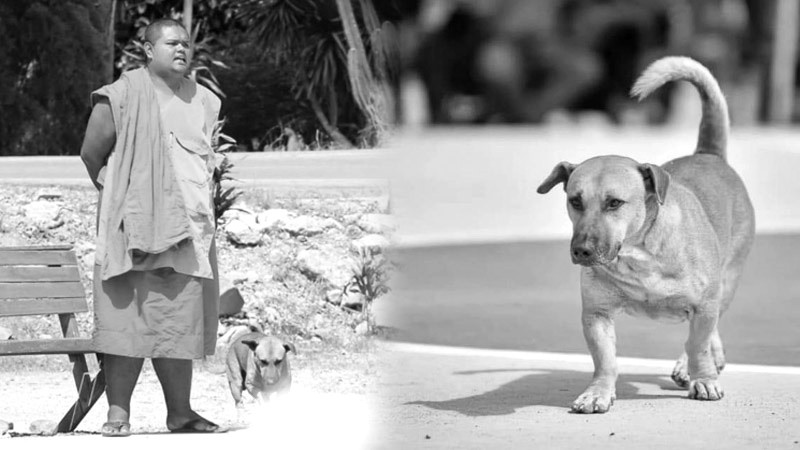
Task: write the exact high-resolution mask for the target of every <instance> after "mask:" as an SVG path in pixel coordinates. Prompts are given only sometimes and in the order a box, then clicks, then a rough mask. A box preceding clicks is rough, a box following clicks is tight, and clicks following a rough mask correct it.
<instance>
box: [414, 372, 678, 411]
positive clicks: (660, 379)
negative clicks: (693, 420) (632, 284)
mask: <svg viewBox="0 0 800 450" xmlns="http://www.w3.org/2000/svg"><path fill="white" fill-rule="evenodd" d="M508 372H528V374H527V375H523V376H521V377H519V378H516V379H514V380H513V381H510V382H507V383H505V384H503V385H501V386H499V387H498V388H496V389H492V390H490V391H487V392H484V393H482V394H477V395H470V396H468V397H462V398H455V399H452V400H444V401H429V400H417V401H412V402H407V403H406V405H420V406H424V407H428V408H431V409H436V410H441V411H454V412H458V413H461V414H464V415H466V416H472V417H479V416H500V415H506V414H513V413H515V412H516V411H517V410H518V409H520V408H525V407H529V406H552V407H558V408H564V409H565V411H566V410H568V409H569V406H570V405H571V404H572V402H573V401H574V400H575V398H577V397H578V395H580V394H581V393H582V392H583V390H584V389H585V388H586V386H587V385H588V384H589V381H590V380H591V374H590V373H587V372H579V371H571V370H542V369H493V370H475V371H463V372H455V373H454V375H456V376H479V375H482V374H493V373H494V374H496V373H508ZM454 382H455V381H454ZM643 388H646V391H647V392H648V393H646V394H645V393H642V390H643ZM685 397H686V390H684V389H680V388H678V387H677V386H675V384H674V383H673V382H672V380H670V379H669V376H666V375H620V377H619V379H618V380H617V400H618V401H619V400H634V399H649V400H658V399H667V398H672V399H674V398H685Z"/></svg>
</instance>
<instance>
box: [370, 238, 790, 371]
mask: <svg viewBox="0 0 800 450" xmlns="http://www.w3.org/2000/svg"><path fill="white" fill-rule="evenodd" d="M568 247H569V243H568V242H567V241H544V242H530V241H529V242H510V243H497V244H482V245H449V246H437V247H429V248H413V249H406V250H402V249H401V250H398V251H397V252H396V258H397V260H398V261H399V262H400V264H401V265H402V271H403V273H402V275H400V276H399V277H398V279H397V281H396V282H397V284H398V287H397V288H396V289H395V290H394V292H393V293H392V295H391V296H390V297H387V298H385V299H383V300H380V301H379V302H382V303H383V304H381V305H380V309H379V311H381V313H382V314H381V320H382V321H383V323H385V324H388V325H393V326H395V327H398V328H400V329H401V333H400V334H399V335H398V336H397V339H398V340H404V341H409V342H417V343H430V344H438V345H454V346H466V347H477V348H495V349H515V350H533V351H554V352H569V353H572V352H574V353H585V352H586V344H585V343H584V340H583V334H582V331H581V327H580V291H579V269H578V268H577V266H574V265H572V263H571V262H570V260H569V255H568ZM798 268H800V234H796V235H762V236H758V238H757V240H756V243H755V245H754V248H753V250H752V253H751V256H750V259H749V261H748V265H747V269H746V270H745V273H744V275H743V277H742V279H741V285H740V287H739V290H738V293H737V296H736V298H735V299H734V303H733V305H732V306H731V308H730V310H729V312H728V314H726V315H725V316H724V317H723V319H722V322H721V324H720V332H721V334H722V339H723V341H724V343H725V345H726V347H725V349H726V353H727V357H728V360H729V361H730V362H735V363H749V364H776V365H793V366H800V329H798V326H797V324H798V323H800V307H798V299H800V279H799V278H798V276H797V273H798V272H797V271H798ZM687 333H688V328H687V324H686V323H685V322H684V323H662V322H657V321H654V320H652V319H649V318H646V317H644V318H632V317H629V316H625V315H623V316H621V317H620V319H619V320H618V324H617V342H618V350H619V354H620V355H622V356H634V357H644V358H662V359H671V358H675V357H677V356H678V355H679V354H680V352H681V351H682V349H683V343H684V341H685V340H686V336H687Z"/></svg>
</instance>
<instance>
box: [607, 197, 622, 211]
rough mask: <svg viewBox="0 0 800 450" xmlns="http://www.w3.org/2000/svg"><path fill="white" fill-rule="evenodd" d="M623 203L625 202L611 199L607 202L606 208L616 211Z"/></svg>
mask: <svg viewBox="0 0 800 450" xmlns="http://www.w3.org/2000/svg"><path fill="white" fill-rule="evenodd" d="M624 203H625V202H623V201H622V200H620V199H618V198H612V199H611V200H609V201H608V203H606V206H607V207H608V209H617V208H619V207H620V206H622V205H623V204H624Z"/></svg>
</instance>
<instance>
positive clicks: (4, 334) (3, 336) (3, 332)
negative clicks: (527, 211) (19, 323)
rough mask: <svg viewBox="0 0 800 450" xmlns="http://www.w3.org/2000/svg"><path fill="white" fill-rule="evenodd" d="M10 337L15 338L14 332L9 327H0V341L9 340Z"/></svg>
mask: <svg viewBox="0 0 800 450" xmlns="http://www.w3.org/2000/svg"><path fill="white" fill-rule="evenodd" d="M9 339H14V333H12V332H11V330H9V329H8V328H3V327H0V341H7V340H9Z"/></svg>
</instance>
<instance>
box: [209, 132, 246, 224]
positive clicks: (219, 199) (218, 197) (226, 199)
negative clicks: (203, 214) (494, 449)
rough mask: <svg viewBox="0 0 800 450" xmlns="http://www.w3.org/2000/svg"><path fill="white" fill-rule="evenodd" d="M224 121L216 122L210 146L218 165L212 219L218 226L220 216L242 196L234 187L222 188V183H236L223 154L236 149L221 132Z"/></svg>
mask: <svg viewBox="0 0 800 450" xmlns="http://www.w3.org/2000/svg"><path fill="white" fill-rule="evenodd" d="M223 125H224V121H218V122H217V123H216V124H215V125H214V132H213V136H212V140H211V142H212V146H213V149H214V157H215V158H219V164H217V165H216V167H215V169H214V175H213V177H212V178H213V181H214V217H215V220H216V223H217V226H219V224H220V222H221V220H222V216H223V215H225V213H226V212H228V211H230V210H231V209H236V208H234V205H235V204H236V201H237V200H238V199H239V197H240V196H241V195H242V193H243V192H242V191H241V189H239V188H237V187H236V186H228V187H223V186H222V182H223V181H236V179H235V178H234V177H233V176H232V175H231V172H232V171H233V166H234V164H233V163H232V162H231V161H230V159H228V155H226V154H225V153H227V152H229V151H231V150H233V149H235V148H236V141H235V140H234V139H233V138H231V137H230V136H228V135H227V134H225V133H223V132H222V127H223Z"/></svg>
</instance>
